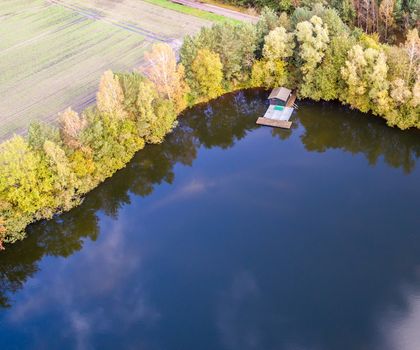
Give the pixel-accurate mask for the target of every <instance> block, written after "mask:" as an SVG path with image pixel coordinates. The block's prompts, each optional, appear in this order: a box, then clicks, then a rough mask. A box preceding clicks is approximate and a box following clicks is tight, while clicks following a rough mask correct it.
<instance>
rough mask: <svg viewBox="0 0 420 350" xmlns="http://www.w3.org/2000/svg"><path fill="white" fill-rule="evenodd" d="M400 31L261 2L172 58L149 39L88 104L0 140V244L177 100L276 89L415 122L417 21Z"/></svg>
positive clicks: (92, 182)
mask: <svg viewBox="0 0 420 350" xmlns="http://www.w3.org/2000/svg"><path fill="white" fill-rule="evenodd" d="M404 35H405V37H404V39H403V40H401V43H400V44H399V45H391V44H389V43H386V42H385V41H384V40H383V38H382V34H377V33H376V32H372V33H369V32H366V31H365V30H363V29H361V28H359V27H357V26H350V25H348V24H347V22H346V21H345V20H344V21H343V20H342V19H341V18H340V12H339V11H338V10H337V9H336V8H334V7H333V6H332V7H330V6H325V5H323V4H321V3H316V4H313V5H311V6H303V7H296V8H289V9H288V11H287V12H286V11H283V12H281V13H279V12H278V11H277V10H275V9H270V8H264V9H263V10H262V12H261V16H260V20H259V22H258V23H257V24H256V25H253V24H238V25H235V24H217V25H215V26H213V27H212V28H203V29H202V30H201V31H200V32H199V33H198V34H197V35H196V36H193V37H190V36H187V37H185V39H184V43H183V45H182V48H181V50H180V59H179V60H177V56H176V53H175V52H174V50H173V49H172V48H171V47H170V46H168V45H167V44H163V43H159V44H155V45H154V46H153V47H152V49H151V51H150V52H147V53H146V54H145V60H146V62H147V64H146V65H144V68H142V69H141V71H135V72H132V73H114V72H111V71H106V72H105V73H104V74H103V76H102V78H101V81H100V84H99V89H98V93H97V96H96V106H93V107H91V108H88V109H87V110H85V111H84V112H82V113H80V114H79V113H76V112H75V111H73V110H72V109H70V108H68V109H66V110H65V111H63V112H62V113H61V114H60V115H59V118H58V125H57V126H54V125H47V124H41V123H34V124H32V125H31V126H30V127H29V130H28V133H27V136H25V137H23V136H14V137H13V138H11V139H10V140H8V141H6V142H4V143H3V144H1V145H0V165H1V168H2V172H1V174H0V242H1V243H2V244H9V243H13V242H16V241H17V240H20V239H23V238H24V237H25V228H26V227H27V225H29V224H30V223H32V222H35V221H38V220H41V219H49V218H52V217H53V216H54V215H57V214H59V213H62V212H65V211H68V210H70V209H71V208H73V207H75V206H77V205H78V204H80V203H81V201H82V200H83V196H84V195H85V194H86V193H87V192H89V191H90V190H92V189H93V188H95V187H96V186H98V184H100V183H101V182H103V181H104V180H105V179H107V178H109V177H110V176H111V175H113V174H114V173H115V172H116V171H117V170H119V169H121V168H123V167H124V166H125V165H126V164H127V163H128V162H129V161H130V159H131V158H132V157H133V156H134V154H135V153H136V152H137V151H139V150H140V149H142V148H143V147H144V146H145V144H157V143H161V142H162V141H163V140H164V137H165V135H166V134H167V133H169V132H170V131H172V130H173V128H174V127H175V126H176V124H177V117H178V116H182V112H183V111H184V110H185V109H186V108H188V107H189V106H192V105H194V104H197V103H203V102H206V101H209V100H210V99H213V98H216V97H218V96H220V95H222V94H224V93H226V92H230V91H234V90H238V89H245V88H253V87H264V88H270V87H273V86H278V85H284V86H287V87H289V88H292V89H296V90H297V92H298V95H299V97H300V98H310V99H312V100H315V101H318V100H325V101H330V100H339V101H341V102H342V103H343V104H346V105H349V106H350V107H351V108H355V109H358V110H360V111H362V112H366V113H367V112H370V113H372V114H373V115H376V116H379V117H382V118H384V119H385V121H386V123H387V124H388V125H389V126H391V127H398V128H400V129H408V128H420V39H419V34H418V31H417V29H407V31H406V33H404ZM366 117H370V116H369V115H368V114H366ZM0 247H3V246H2V245H1V244H0Z"/></svg>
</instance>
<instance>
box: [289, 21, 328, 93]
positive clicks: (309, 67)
mask: <svg viewBox="0 0 420 350" xmlns="http://www.w3.org/2000/svg"><path fill="white" fill-rule="evenodd" d="M296 37H297V40H298V42H299V58H300V60H301V61H302V64H301V66H300V69H301V72H302V75H303V83H302V85H301V87H300V90H299V93H300V94H301V95H302V96H303V97H310V96H311V93H312V91H313V90H314V86H313V80H314V75H315V70H316V68H317V66H318V65H319V64H320V63H321V62H322V59H323V57H324V52H325V50H326V49H327V44H328V42H329V37H328V28H326V27H325V26H324V25H323V22H322V19H321V18H319V17H318V16H313V17H312V18H311V20H310V21H305V22H301V23H298V25H297V26H296Z"/></svg>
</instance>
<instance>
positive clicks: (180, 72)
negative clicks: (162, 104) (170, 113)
mask: <svg viewBox="0 0 420 350" xmlns="http://www.w3.org/2000/svg"><path fill="white" fill-rule="evenodd" d="M144 58H145V59H146V65H145V66H144V67H143V68H142V69H141V70H142V71H143V73H144V74H145V75H146V76H147V77H148V78H149V80H150V81H151V82H152V83H153V84H154V85H155V86H156V90H157V92H158V94H159V96H160V97H162V98H167V99H169V100H171V101H172V102H173V103H174V105H175V108H176V110H177V111H178V112H180V111H182V110H183V109H185V108H186V106H187V99H186V97H187V93H188V92H189V87H188V85H187V83H186V81H185V69H184V66H183V65H182V64H177V62H176V55H175V51H174V50H173V49H172V47H170V46H169V45H168V44H164V43H158V44H154V45H153V46H152V50H151V51H149V52H146V53H145V54H144Z"/></svg>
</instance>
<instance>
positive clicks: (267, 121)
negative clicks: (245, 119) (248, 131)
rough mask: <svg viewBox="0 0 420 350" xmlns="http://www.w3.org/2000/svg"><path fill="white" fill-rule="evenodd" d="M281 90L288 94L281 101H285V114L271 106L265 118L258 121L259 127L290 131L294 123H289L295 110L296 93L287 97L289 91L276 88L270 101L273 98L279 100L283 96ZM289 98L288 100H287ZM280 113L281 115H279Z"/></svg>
mask: <svg viewBox="0 0 420 350" xmlns="http://www.w3.org/2000/svg"><path fill="white" fill-rule="evenodd" d="M281 90H283V91H284V90H286V93H284V96H281V97H280V100H283V101H285V102H286V103H285V105H284V108H285V110H284V111H283V112H279V111H277V110H275V109H276V108H274V107H273V106H272V105H271V104H270V107H269V108H268V109H267V112H266V113H265V115H264V116H263V117H260V118H258V119H257V122H256V123H257V124H258V125H265V126H271V127H273V128H283V129H290V127H291V126H292V122H290V121H289V118H290V116H291V114H292V112H293V110H294V108H295V107H296V106H295V101H296V93H295V92H292V93H291V92H290V90H289V95H288V96H286V95H287V89H284V88H276V89H274V90H273V92H272V93H271V94H270V96H269V99H271V98H279V97H278V96H279V95H281ZM286 98H287V100H286ZM279 113H280V114H279Z"/></svg>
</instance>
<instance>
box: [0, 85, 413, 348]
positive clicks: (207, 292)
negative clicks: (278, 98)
mask: <svg viewBox="0 0 420 350" xmlns="http://www.w3.org/2000/svg"><path fill="white" fill-rule="evenodd" d="M266 96H267V93H265V92H262V91H258V90H253V91H246V92H240V93H236V94H231V95H227V96H224V97H222V98H220V99H218V100H216V101H213V102H211V103H210V104H209V105H203V106H198V107H196V108H194V109H192V110H190V111H188V112H186V113H185V116H183V117H182V118H181V119H180V125H179V127H178V128H177V129H176V130H175V131H174V133H172V134H171V135H170V136H169V137H168V138H167V141H165V143H163V144H162V145H157V146H150V147H147V148H146V149H145V150H143V151H141V152H140V153H139V154H138V155H137V156H136V157H135V159H134V160H133V161H132V162H131V163H130V164H129V165H128V166H127V168H126V169H124V170H122V171H120V172H118V173H117V174H116V175H115V176H114V177H113V178H112V179H110V180H108V181H107V182H106V183H104V184H103V185H101V186H100V187H99V188H98V189H96V190H95V191H94V192H93V193H91V194H89V195H88V196H87V198H86V200H85V202H84V203H83V204H82V205H81V206H80V207H78V208H76V209H74V210H73V211H71V212H70V213H67V214H64V215H62V216H60V217H57V218H55V219H54V220H52V221H48V222H42V223H38V224H35V225H33V226H31V227H30V229H29V237H28V238H27V239H26V240H24V241H23V242H21V243H18V244H16V245H14V246H12V247H8V249H7V250H6V251H5V252H2V253H1V254H0V305H2V306H1V307H0V326H1V327H0V339H1V344H0V348H1V349H147V350H167V349H168V350H169V349H177V350H187V349H194V350H196V349H200V350H215V349H226V350H248V349H258V350H262V349H264V350H265V349H267V350H279V349H284V350H397V349H398V350H418V349H420V332H419V330H420V186H419V184H420V169H419V165H418V160H419V158H420V134H419V133H418V132H411V131H404V132H401V131H398V130H395V129H391V128H388V127H386V126H385V125H384V123H383V122H382V121H381V120H378V119H376V118H374V117H372V116H370V117H369V116H366V115H362V114H360V113H357V112H354V111H350V110H348V109H345V108H342V107H341V106H339V105H338V104H334V103H332V104H326V103H325V104H322V103H318V104H315V103H310V102H300V103H299V105H300V108H299V110H298V112H297V113H296V114H295V115H294V117H293V122H294V128H293V129H292V130H290V131H284V130H278V129H277V130H273V129H270V128H265V127H257V126H256V125H255V120H256V118H257V117H258V116H261V115H262V114H263V112H264V110H265V103H266V101H265V98H266Z"/></svg>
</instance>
